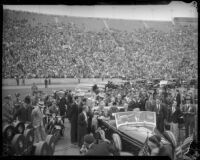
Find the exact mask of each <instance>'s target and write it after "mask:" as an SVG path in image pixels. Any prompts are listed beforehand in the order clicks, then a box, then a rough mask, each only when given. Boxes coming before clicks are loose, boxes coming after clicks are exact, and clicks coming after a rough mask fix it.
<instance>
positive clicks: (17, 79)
mask: <svg viewBox="0 0 200 160" xmlns="http://www.w3.org/2000/svg"><path fill="white" fill-rule="evenodd" d="M15 79H16V82H17V86H19V76H18V75H17V76H16V77H15Z"/></svg>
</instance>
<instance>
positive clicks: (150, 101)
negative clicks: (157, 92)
mask: <svg viewBox="0 0 200 160" xmlns="http://www.w3.org/2000/svg"><path fill="white" fill-rule="evenodd" d="M153 106H155V100H153V95H152V94H150V96H149V99H148V100H147V101H146V104H145V110H146V111H151V112H153V111H154V110H153Z"/></svg>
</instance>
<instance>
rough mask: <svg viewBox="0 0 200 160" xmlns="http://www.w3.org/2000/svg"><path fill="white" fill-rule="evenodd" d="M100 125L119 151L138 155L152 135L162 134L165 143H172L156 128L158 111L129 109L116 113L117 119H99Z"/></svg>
mask: <svg viewBox="0 0 200 160" xmlns="http://www.w3.org/2000/svg"><path fill="white" fill-rule="evenodd" d="M98 127H100V128H101V129H102V130H104V131H105V135H106V138H107V139H108V140H110V141H111V142H112V143H113V144H114V145H115V147H116V148H117V149H118V150H119V151H123V152H129V153H132V154H133V155H135V156H137V155H138V154H139V152H140V151H141V150H142V149H143V148H144V146H145V144H146V140H147V139H148V137H150V136H152V135H155V134H157V135H160V136H161V141H162V143H163V144H165V145H172V144H171V143H170V142H169V141H168V140H167V139H166V138H165V137H164V136H163V135H162V134H161V133H160V132H159V131H158V130H157V129H156V113H155V112H149V111H129V112H118V113H115V120H108V119H104V118H99V119H98Z"/></svg>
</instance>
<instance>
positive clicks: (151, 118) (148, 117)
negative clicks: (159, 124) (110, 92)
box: [115, 111, 156, 128]
mask: <svg viewBox="0 0 200 160" xmlns="http://www.w3.org/2000/svg"><path fill="white" fill-rule="evenodd" d="M115 121H116V125H117V128H118V127H119V126H121V125H130V124H131V125H136V126H144V125H145V126H146V125H150V126H152V127H156V114H155V112H149V111H129V112H118V113H116V114H115Z"/></svg>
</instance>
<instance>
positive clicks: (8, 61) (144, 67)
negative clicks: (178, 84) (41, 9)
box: [3, 17, 197, 79]
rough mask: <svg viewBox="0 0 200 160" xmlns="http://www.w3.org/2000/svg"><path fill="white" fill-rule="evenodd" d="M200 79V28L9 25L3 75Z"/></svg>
mask: <svg viewBox="0 0 200 160" xmlns="http://www.w3.org/2000/svg"><path fill="white" fill-rule="evenodd" d="M163 73H166V74H168V75H169V76H172V77H179V78H182V79H186V78H188V77H193V78H195V77H197V31H196V30H195V29H194V28H193V27H192V26H187V27H184V26H176V25H175V26H174V27H173V28H171V30H170V31H166V32H165V31H161V30H155V29H153V28H141V29H138V30H133V32H127V31H120V30H116V29H103V30H102V31H99V32H95V31H85V30H84V27H81V26H76V25H75V24H73V23H68V24H62V23H49V24H48V25H43V24H41V23H40V24H37V25H34V26H33V25H31V24H29V23H28V22H27V20H25V19H24V20H22V21H18V20H13V19H9V17H8V18H6V19H4V23H3V78H14V77H15V76H16V75H18V76H20V77H21V76H22V77H23V76H25V77H26V78H29V77H33V78H34V77H36V78H44V77H51V78H53V77H68V78H72V77H87V78H89V77H102V76H104V77H120V76H124V77H132V78H136V77H137V78H139V77H140V78H142V77H163Z"/></svg>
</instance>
